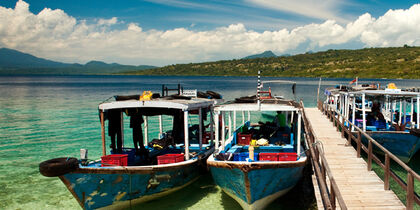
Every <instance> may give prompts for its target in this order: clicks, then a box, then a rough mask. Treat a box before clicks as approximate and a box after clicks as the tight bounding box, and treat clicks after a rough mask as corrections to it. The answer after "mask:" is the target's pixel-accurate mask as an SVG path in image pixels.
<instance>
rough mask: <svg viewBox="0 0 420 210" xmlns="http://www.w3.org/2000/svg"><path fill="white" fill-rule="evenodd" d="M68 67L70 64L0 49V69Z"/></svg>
mask: <svg viewBox="0 0 420 210" xmlns="http://www.w3.org/2000/svg"><path fill="white" fill-rule="evenodd" d="M69 65H71V64H65V63H60V62H55V61H50V60H47V59H43V58H37V57H35V56H33V55H30V54H27V53H22V52H19V51H17V50H12V49H8V48H1V49H0V68H33V67H37V68H61V67H67V66H69Z"/></svg>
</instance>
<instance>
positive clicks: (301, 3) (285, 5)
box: [245, 0, 347, 22]
mask: <svg viewBox="0 0 420 210" xmlns="http://www.w3.org/2000/svg"><path fill="white" fill-rule="evenodd" d="M245 1H246V2H248V3H250V4H253V5H256V6H260V7H263V8H268V9H273V10H279V11H283V12H289V13H295V14H298V15H303V16H306V17H311V18H317V19H321V20H328V19H330V20H332V19H334V20H337V21H339V22H347V21H346V20H345V19H343V18H342V17H340V16H339V15H337V14H336V12H335V11H337V10H338V8H339V5H340V4H342V3H343V1H342V0H341V1H340V0H323V1H319V0H298V1H296V0H245Z"/></svg>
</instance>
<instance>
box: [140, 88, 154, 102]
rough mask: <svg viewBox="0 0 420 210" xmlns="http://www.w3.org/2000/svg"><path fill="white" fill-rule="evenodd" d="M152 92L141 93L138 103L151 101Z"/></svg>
mask: <svg viewBox="0 0 420 210" xmlns="http://www.w3.org/2000/svg"><path fill="white" fill-rule="evenodd" d="M152 95H153V93H152V91H150V90H148V91H143V95H141V96H140V101H149V100H150V99H152Z"/></svg>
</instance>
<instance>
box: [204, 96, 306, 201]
mask: <svg viewBox="0 0 420 210" xmlns="http://www.w3.org/2000/svg"><path fill="white" fill-rule="evenodd" d="M254 99H255V100H253V101H252V100H251V99H249V100H246V101H244V100H242V99H240V100H236V101H231V102H227V103H224V104H220V105H217V106H216V107H215V108H214V112H215V120H214V121H215V124H216V126H215V127H216V131H215V139H216V140H215V146H216V150H215V153H214V154H213V155H211V156H210V157H209V158H208V159H207V165H208V167H209V168H210V172H211V174H212V176H213V179H214V181H215V183H216V184H217V185H218V186H219V187H220V188H221V189H222V190H223V191H224V192H226V194H228V195H229V196H230V197H232V198H233V199H235V200H236V201H237V202H238V203H239V204H240V205H241V206H242V208H243V209H263V208H265V207H266V206H267V205H268V204H270V203H271V202H272V201H274V200H275V199H277V198H278V197H280V196H282V195H284V194H285V193H287V192H288V191H289V190H291V189H292V188H293V187H294V186H295V185H296V184H297V183H298V181H299V180H300V178H301V177H302V175H303V169H304V167H305V164H306V162H307V157H306V155H305V153H304V152H302V151H303V150H304V149H303V148H301V138H302V137H303V127H302V125H303V123H302V120H301V109H302V107H301V106H300V104H298V103H296V102H294V101H291V100H284V99H279V98H275V97H270V98H265V99H262V100H258V97H254ZM251 112H252V119H255V118H256V117H255V114H257V115H258V114H259V115H262V114H267V112H272V113H274V116H275V120H274V122H265V123H263V122H258V123H255V122H251ZM237 113H242V125H241V126H238V127H236V122H237V118H236V117H237V116H236V115H237ZM246 113H248V120H247V121H245V118H246V116H245V115H246ZM219 116H221V117H220V119H219ZM226 116H227V117H226ZM226 119H227V120H226ZM219 121H220V122H219ZM226 125H228V126H227V127H228V128H229V129H228V130H227V131H226V130H225V127H226ZM219 140H221V143H220V146H219V145H218V143H219Z"/></svg>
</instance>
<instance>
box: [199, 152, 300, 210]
mask: <svg viewBox="0 0 420 210" xmlns="http://www.w3.org/2000/svg"><path fill="white" fill-rule="evenodd" d="M209 159H210V158H209ZM305 161H306V157H305ZM305 161H300V162H295V163H293V162H287V163H286V162H285V163H280V164H277V165H276V164H273V163H270V164H264V163H259V164H251V163H244V164H238V163H232V161H222V162H221V161H210V160H209V161H207V164H208V166H209V168H210V171H211V174H212V176H213V179H214V181H215V183H216V184H217V185H218V186H219V187H220V188H221V189H222V190H223V191H224V192H226V194H228V195H229V196H231V197H232V198H233V199H235V200H236V201H237V202H238V203H239V204H240V205H241V206H242V208H243V209H263V208H265V207H266V206H267V205H268V204H270V203H271V202H272V201H274V200H275V199H277V198H278V197H280V196H282V195H284V194H286V193H287V192H288V191H289V190H290V189H292V188H293V187H294V186H295V185H296V184H297V182H298V181H299V180H300V178H301V177H302V174H303V168H304V165H305V164H304V163H305ZM228 162H230V163H228Z"/></svg>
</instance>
